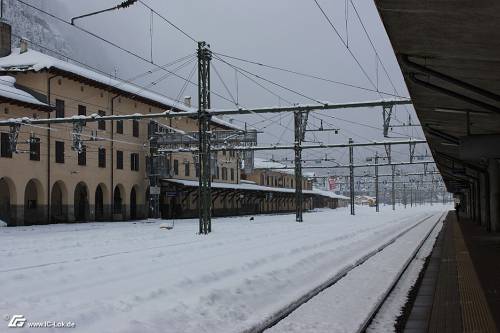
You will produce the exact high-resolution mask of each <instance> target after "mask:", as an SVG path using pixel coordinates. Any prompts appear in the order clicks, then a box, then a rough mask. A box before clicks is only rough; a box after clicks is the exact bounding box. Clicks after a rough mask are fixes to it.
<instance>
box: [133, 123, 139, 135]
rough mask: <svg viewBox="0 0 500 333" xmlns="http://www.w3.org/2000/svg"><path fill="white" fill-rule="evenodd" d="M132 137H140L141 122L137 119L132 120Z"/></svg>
mask: <svg viewBox="0 0 500 333" xmlns="http://www.w3.org/2000/svg"><path fill="white" fill-rule="evenodd" d="M132 135H133V136H135V137H136V138H138V137H139V121H138V120H135V119H134V120H132Z"/></svg>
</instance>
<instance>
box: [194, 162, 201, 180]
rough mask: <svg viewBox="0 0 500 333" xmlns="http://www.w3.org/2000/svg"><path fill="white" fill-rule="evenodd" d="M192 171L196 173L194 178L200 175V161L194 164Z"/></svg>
mask: <svg viewBox="0 0 500 333" xmlns="http://www.w3.org/2000/svg"><path fill="white" fill-rule="evenodd" d="M194 172H195V174H196V178H199V177H200V163H195V164H194Z"/></svg>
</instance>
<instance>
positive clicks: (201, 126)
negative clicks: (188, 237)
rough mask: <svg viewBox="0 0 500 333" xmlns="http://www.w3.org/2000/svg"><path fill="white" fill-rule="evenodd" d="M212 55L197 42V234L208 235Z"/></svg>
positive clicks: (210, 207) (210, 194)
mask: <svg viewBox="0 0 500 333" xmlns="http://www.w3.org/2000/svg"><path fill="white" fill-rule="evenodd" d="M211 59H212V53H211V51H210V49H209V45H207V44H206V43H205V42H198V136H199V137H198V143H199V147H198V149H199V150H198V161H199V163H198V167H199V168H200V172H199V177H200V178H199V187H198V208H199V232H200V234H205V235H206V234H208V233H209V232H211V231H212V225H211V224H212V223H211V217H212V216H211V215H212V193H211V177H212V175H211V167H210V157H211V156H210V155H211V153H210V117H211V116H210V114H208V112H207V110H208V109H210V60H211Z"/></svg>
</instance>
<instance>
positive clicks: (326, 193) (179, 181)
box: [163, 179, 349, 200]
mask: <svg viewBox="0 0 500 333" xmlns="http://www.w3.org/2000/svg"><path fill="white" fill-rule="evenodd" d="M163 181H166V182H170V183H174V184H180V185H184V186H190V187H198V185H199V182H198V181H197V180H187V179H163ZM212 187H213V188H223V189H234V190H249V191H251V190H253V191H269V192H281V193H295V189H293V188H282V187H269V186H262V185H257V184H248V183H240V184H233V183H216V182H213V183H212ZM302 192H303V193H305V194H315V195H320V196H324V197H329V198H332V199H343V200H347V199H349V198H347V197H345V196H343V195H338V194H335V193H333V192H329V191H321V190H317V189H314V190H304V191H302Z"/></svg>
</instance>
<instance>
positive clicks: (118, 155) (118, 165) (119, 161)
mask: <svg viewBox="0 0 500 333" xmlns="http://www.w3.org/2000/svg"><path fill="white" fill-rule="evenodd" d="M116 168H117V169H120V170H122V169H123V152H122V151H121V150H117V151H116Z"/></svg>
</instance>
